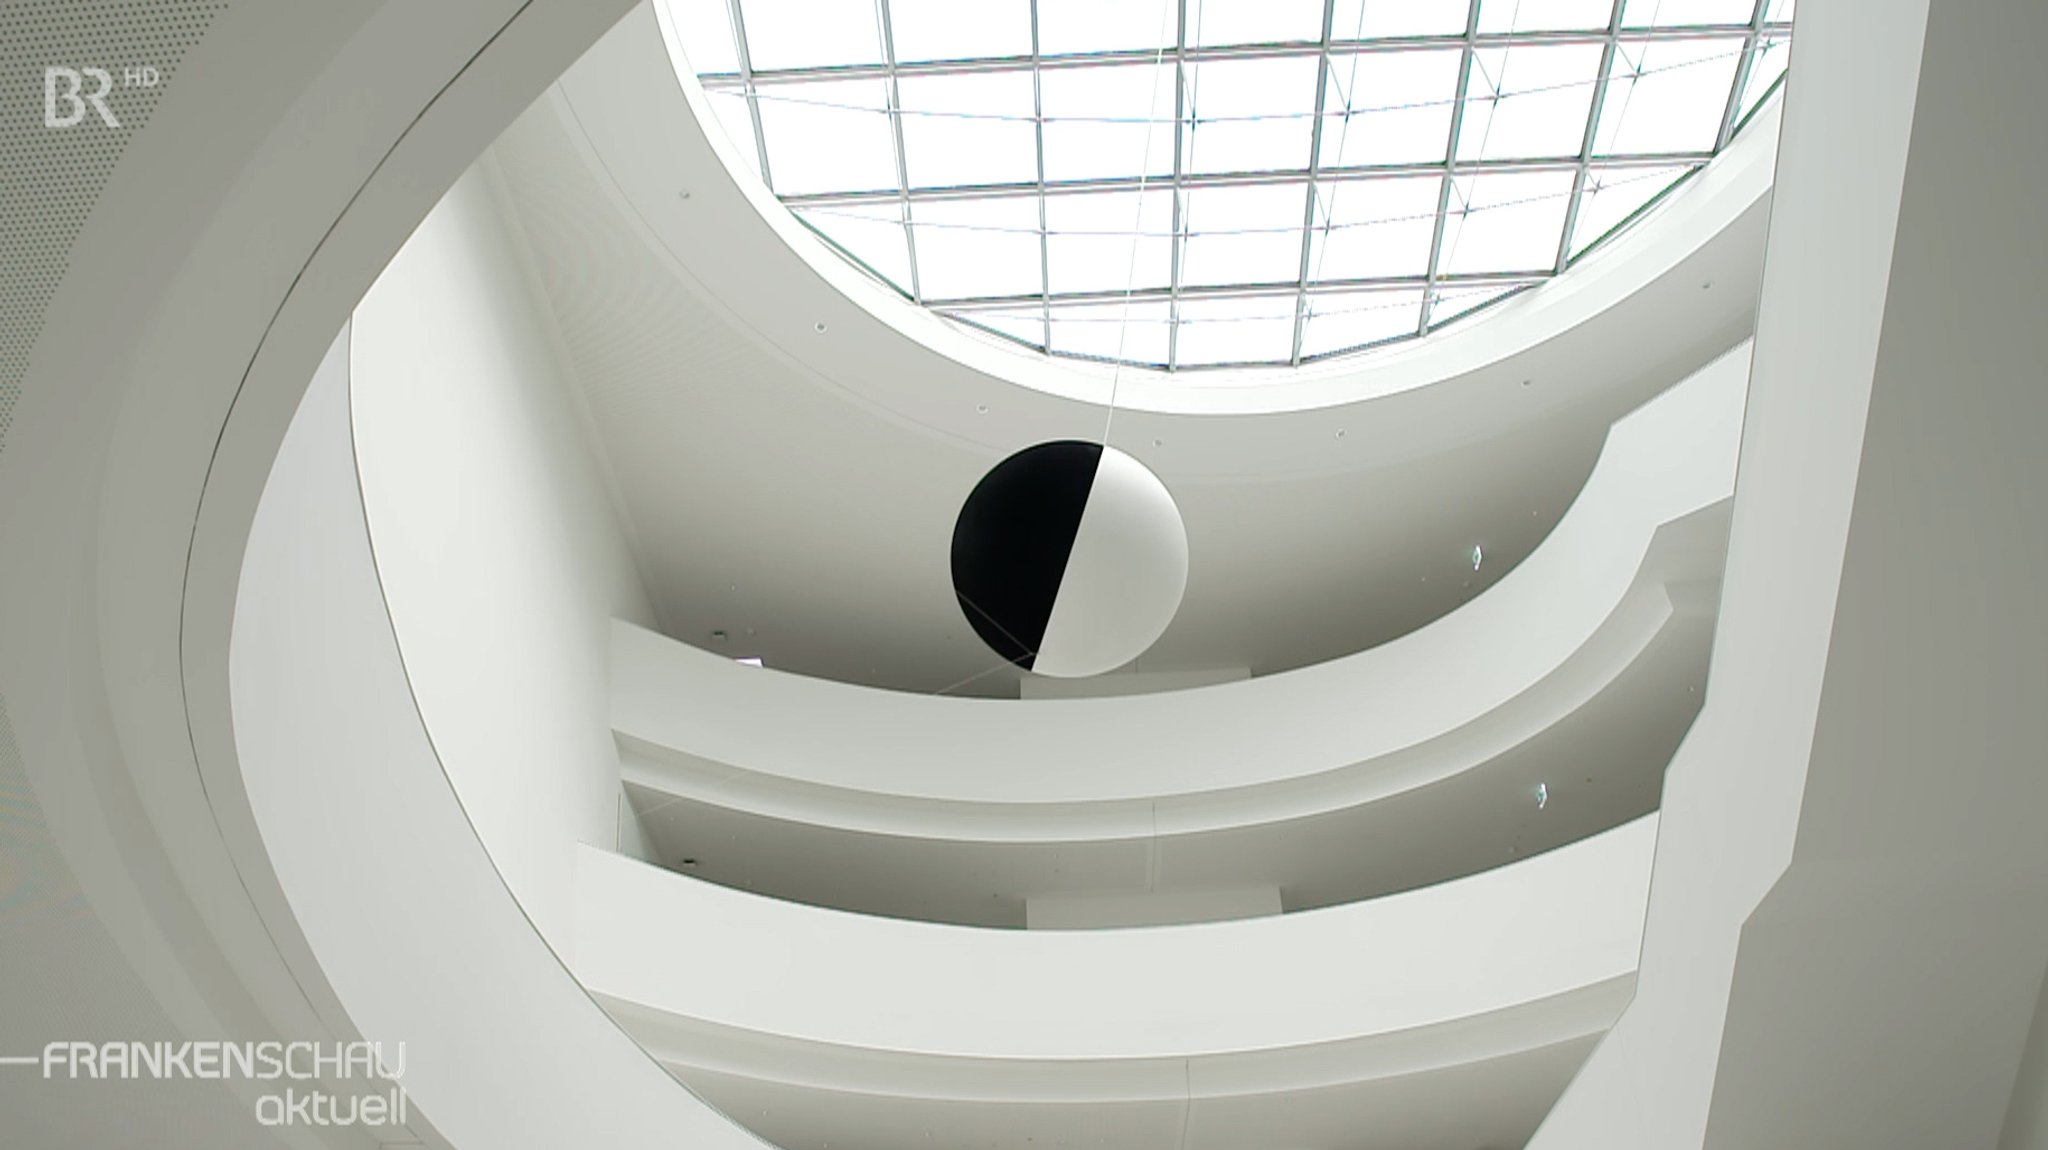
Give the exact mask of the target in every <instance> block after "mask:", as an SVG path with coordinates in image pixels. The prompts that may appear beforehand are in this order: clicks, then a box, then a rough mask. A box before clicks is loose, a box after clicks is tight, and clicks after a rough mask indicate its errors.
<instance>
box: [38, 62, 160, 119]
mask: <svg viewBox="0 0 2048 1150" xmlns="http://www.w3.org/2000/svg"><path fill="white" fill-rule="evenodd" d="M162 79H163V77H162V75H161V74H159V73H158V72H157V70H156V69H155V68H152V67H150V66H149V65H147V64H144V65H142V66H141V67H134V68H124V69H122V71H121V86H122V87H124V88H154V87H156V86H157V84H158V83H159V82H161V81H162ZM87 80H90V81H92V84H93V86H92V88H91V89H89V90H88V89H87V88H86V86H85V84H86V81H87ZM113 90H114V76H113V74H112V73H111V72H108V71H107V70H106V69H105V68H64V67H51V68H45V69H43V126H44V127H46V128H69V127H72V126H73V125H76V124H78V123H80V122H81V121H83V120H84V119H85V113H86V111H87V109H91V110H92V111H93V112H95V113H97V114H98V115H99V118H100V122H101V123H103V124H105V125H106V126H107V127H109V128H118V127H120V126H121V121H119V120H117V119H115V118H114V112H113V109H111V108H109V107H107V93H109V92H111V91H113Z"/></svg>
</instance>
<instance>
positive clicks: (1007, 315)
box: [939, 306, 1045, 351]
mask: <svg viewBox="0 0 2048 1150" xmlns="http://www.w3.org/2000/svg"><path fill="white" fill-rule="evenodd" d="M939 314H940V315H944V316H949V317H951V318H953V319H957V320H961V321H963V322H965V323H967V324H970V325H972V326H975V327H981V328H986V329H988V330H990V331H993V332H996V333H997V334H999V335H1004V336H1008V337H1009V338H1010V339H1013V340H1016V341H1017V342H1018V343H1022V344H1026V345H1028V346H1030V347H1032V348H1035V349H1037V350H1039V351H1044V350H1045V314H1044V312H1042V311H1041V310H1040V309H1039V308H1038V307H1036V306H1033V307H1029V308H1016V309H1005V310H1002V311H963V312H940V313H939Z"/></svg>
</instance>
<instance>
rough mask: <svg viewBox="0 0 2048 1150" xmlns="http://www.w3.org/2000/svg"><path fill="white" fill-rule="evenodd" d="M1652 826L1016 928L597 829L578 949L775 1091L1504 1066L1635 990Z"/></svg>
mask: <svg viewBox="0 0 2048 1150" xmlns="http://www.w3.org/2000/svg"><path fill="white" fill-rule="evenodd" d="M1655 838H1656V817H1655V816H1654V815H1651V816H1646V817H1644V818H1642V819H1638V820H1636V821H1635V822H1632V823H1629V824H1628V825H1626V826H1623V827H1620V828H1617V829H1615V830H1612V831H1609V832H1606V833H1604V834H1601V835H1598V836H1595V837H1593V838H1590V839H1587V840H1584V841H1582V842H1580V843H1577V844H1574V845H1572V846H1570V847H1567V848H1564V849H1561V850H1558V851H1554V852H1551V853H1550V854H1548V855H1545V856H1542V857H1540V858H1535V859H1529V860H1526V861H1524V862H1521V863H1518V864H1515V865H1513V866H1508V867H1502V868H1499V869H1497V870H1494V871H1491V872H1488V873H1486V874H1483V875H1477V876H1474V877H1471V878H1468V879H1463V880H1460V881H1457V882H1452V883H1446V884H1443V885H1440V886H1437V887H1432V888H1429V889H1427V890H1419V891H1411V892H1407V893H1403V894H1399V895H1393V896H1389V897H1387V898H1382V899H1376V900H1373V901H1371V902H1365V903H1359V904H1355V905H1351V906H1346V907H1341V908H1331V909H1327V910H1321V911H1316V912H1312V913H1307V914H1298V915H1289V916H1285V917H1283V918H1278V919H1262V920H1251V921H1243V922H1230V923H1208V924H1201V925H1193V926H1176V927H1156V928H1144V929H1135V930H1105V931H1044V932H1041V931H1032V932H1022V933H1019V932H1013V931H986V930H979V929H975V928H968V927H956V926H940V925H933V924H928V923H908V922H901V921H896V920H888V919H876V918H869V917H866V916H860V915H851V914H846V913H843V912H838V911H830V910H819V909H816V908H810V907H803V906H798V905H794V904H789V903H784V902H780V901H777V900H772V899H765V898H761V897H758V896H753V895H748V894H743V893H739V892H735V891H731V890H727V889H724V888H721V887H717V886H714V885H711V884H707V883H701V882H697V881H694V880H692V879H689V878H685V877H683V876H679V875H674V874H669V873H666V872H663V871H660V870H658V869H655V868H652V867H649V866H646V865H645V864H642V863H639V862H636V861H633V860H630V859H626V858H623V857H621V856H617V855H613V854H609V853H607V852H604V851H601V850H597V849H595V848H588V847H586V848H584V849H583V850H582V852H581V853H580V856H579V859H578V878H577V882H578V899H577V901H578V917H577V934H576V962H575V966H576V971H577V975H578V977H579V978H580V979H581V980H582V981H583V983H584V985H585V986H586V987H587V988H588V989H590V991H591V992H592V993H593V994H594V995H596V996H597V997H598V999H599V1001H600V1002H602V1003H604V1004H605V1005H606V1007H607V1009H609V1010H610V1011H611V1012H612V1014H613V1016H614V1017H615V1018H617V1019H618V1020H619V1022H620V1024H621V1025H622V1026H624V1027H625V1028H626V1029H627V1030H628V1031H629V1032H630V1033H632V1034H633V1035H634V1036H635V1038H636V1039H638V1040H639V1041H640V1042H641V1043H642V1045H643V1046H645V1047H646V1048H647V1049H648V1050H649V1051H651V1052H653V1053H654V1054H655V1055H656V1056H657V1057H658V1058H659V1059H661V1060H662V1061H663V1062H665V1063H666V1064H668V1065H669V1066H670V1068H671V1069H672V1070H673V1071H674V1072H675V1073H676V1074H678V1076H680V1077H682V1078H683V1079H684V1080H685V1081H687V1082H690V1083H692V1085H693V1086H696V1087H697V1088H698V1089H700V1090H702V1091H704V1092H705V1093H706V1094H707V1096H708V1097H711V1098H713V1099H714V1100H715V1101H717V1100H720V1099H721V1096H722V1095H723V1096H724V1097H727V1098H732V1099H739V1098H746V1099H751V1100H754V1101H756V1102H759V1103H761V1104H762V1105H764V1106H769V1108H770V1109H773V1108H774V1107H773V1106H772V1105H770V1103H771V1102H778V1101H779V1102H780V1103H781V1104H784V1105H789V1104H792V1100H793V1099H795V1098H797V1097H800V1096H802V1095H803V1094H805V1093H807V1092H818V1091H824V1092H832V1093H834V1094H842V1095H843V1094H854V1095H862V1096H866V1097H867V1098H868V1099H869V1100H870V1102H872V1103H874V1104H876V1105H878V1106H881V1107H882V1108H883V1112H884V1113H886V1112H888V1110H889V1108H890V1107H907V1108H909V1110H910V1112H915V1110H916V1108H917V1106H918V1105H919V1104H926V1103H937V1102H948V1103H958V1102H974V1103H977V1104H983V1106H984V1107H987V1106H989V1105H990V1104H1006V1103H1008V1104H1024V1103H1029V1104H1034V1105H1038V1106H1041V1107H1044V1108H1045V1109H1046V1110H1047V1111H1048V1112H1051V1111H1056V1110H1058V1109H1060V1108H1061V1106H1062V1105H1064V1106H1066V1107H1077V1106H1101V1105H1110V1106H1130V1107H1142V1106H1144V1105H1147V1104H1154V1103H1159V1102H1173V1103H1176V1104H1178V1103H1183V1102H1188V1101H1192V1100H1198V1099H1199V1100H1210V1101H1215V1100H1220V1099H1229V1098H1245V1097H1251V1096H1262V1097H1268V1098H1271V1097H1274V1096H1282V1097H1284V1096H1288V1095H1293V1094H1297V1093H1299V1094H1306V1093H1308V1092H1311V1091H1322V1090H1332V1089H1336V1090H1357V1089H1363V1088H1366V1087H1369V1086H1371V1085H1372V1084H1375V1083H1380V1084H1385V1083H1388V1082H1391V1081H1394V1080H1400V1081H1404V1082H1407V1081H1412V1080H1413V1079H1414V1077H1415V1076H1418V1075H1427V1074H1433V1073H1444V1072H1451V1071H1464V1072H1476V1071H1480V1070H1482V1069H1483V1072H1485V1073H1490V1074H1491V1073H1498V1074H1509V1075H1512V1074H1515V1073H1518V1072H1526V1070H1527V1067H1526V1066H1523V1067H1521V1069H1520V1070H1518V1069H1517V1067H1518V1064H1521V1063H1523V1062H1525V1061H1528V1062H1542V1061H1543V1060H1546V1059H1555V1058H1558V1057H1559V1054H1560V1052H1561V1051H1570V1052H1571V1056H1570V1057H1568V1058H1566V1059H1565V1062H1566V1063H1567V1064H1568V1065H1569V1066H1575V1065H1576V1062H1577V1059H1578V1058H1580V1057H1583V1055H1584V1052H1585V1050H1586V1049H1589V1048H1590V1041H1589V1040H1590V1039H1591V1038H1592V1037H1594V1036H1597V1035H1598V1034H1600V1033H1602V1032H1603V1031H1604V1030H1605V1029H1606V1027H1607V1026H1608V1025H1610V1024H1611V1023H1612V1021H1613V1019H1614V1018H1615V1017H1616V1016H1617V1015H1618V1014H1619V1013H1620V1011H1621V1009H1622V1007H1623V1006H1624V1005H1625V1003H1626V999H1627V998H1628V995H1629V993H1630V988H1631V987H1632V985H1633V974H1634V968H1635V960H1636V953H1637V949H1638V945H1639V940H1640V937H1641V931H1642V922H1643V906H1644V902H1645V897H1646V893H1647V890H1648V884H1649V872H1650V858H1651V854H1652V851H1653V849H1654V844H1655ZM710 938H715V939H717V940H719V941H718V944H717V945H715V946H705V945H702V941H703V940H705V939H710ZM791 940H801V941H800V942H797V943H795V944H792V941H791ZM997 988H1000V991H999V992H998V990H997ZM1566 1074H1567V1076H1568V1074H1569V1071H1568V1070H1567V1071H1566ZM1558 1086H1559V1088H1561V1086H1562V1081H1561V1080H1560V1082H1559V1083H1558ZM1468 1097H1469V1096H1468ZM1553 1097H1554V1096H1553ZM721 1104H730V1103H725V1102H722V1103H721ZM1548 1105H1549V1099H1548V1098H1546V1099H1543V1100H1542V1101H1541V1106H1542V1107H1543V1108H1545V1109H1547V1107H1548ZM1290 1109H1291V1107H1290V1108H1289V1109H1282V1110H1278V1111H1274V1112H1272V1113H1278V1114H1286V1113H1289V1111H1290ZM849 1113H850V1114H851V1116H852V1117H853V1119H854V1120H855V1121H860V1120H861V1114H862V1112H861V1111H860V1109H859V1108H851V1110H850V1112H849V1111H848V1110H835V1118H839V1119H844V1118H846V1117H848V1115H849ZM999 1113H1000V1110H992V1109H986V1108H985V1109H980V1110H973V1111H963V1112H961V1113H960V1114H958V1115H957V1116H956V1117H958V1118H959V1119H960V1120H962V1121H967V1122H970V1123H971V1122H975V1121H991V1120H995V1119H992V1118H991V1114H999ZM1366 1113H1367V1114H1368V1115H1369V1116H1370V1118H1372V1119H1383V1118H1384V1117H1385V1116H1384V1115H1379V1114H1371V1113H1370V1112H1369V1111H1368V1112H1366ZM1541 1113H1542V1110H1541V1109H1538V1110H1536V1111H1535V1113H1534V1115H1533V1116H1532V1117H1531V1118H1530V1123H1531V1126H1532V1128H1533V1123H1534V1121H1535V1118H1536V1117H1540V1115H1541ZM749 1116H750V1118H751V1112H749ZM899 1117H901V1115H899ZM1439 1120H1440V1118H1439ZM764 1133H770V1134H771V1136H772V1131H764Z"/></svg>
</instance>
